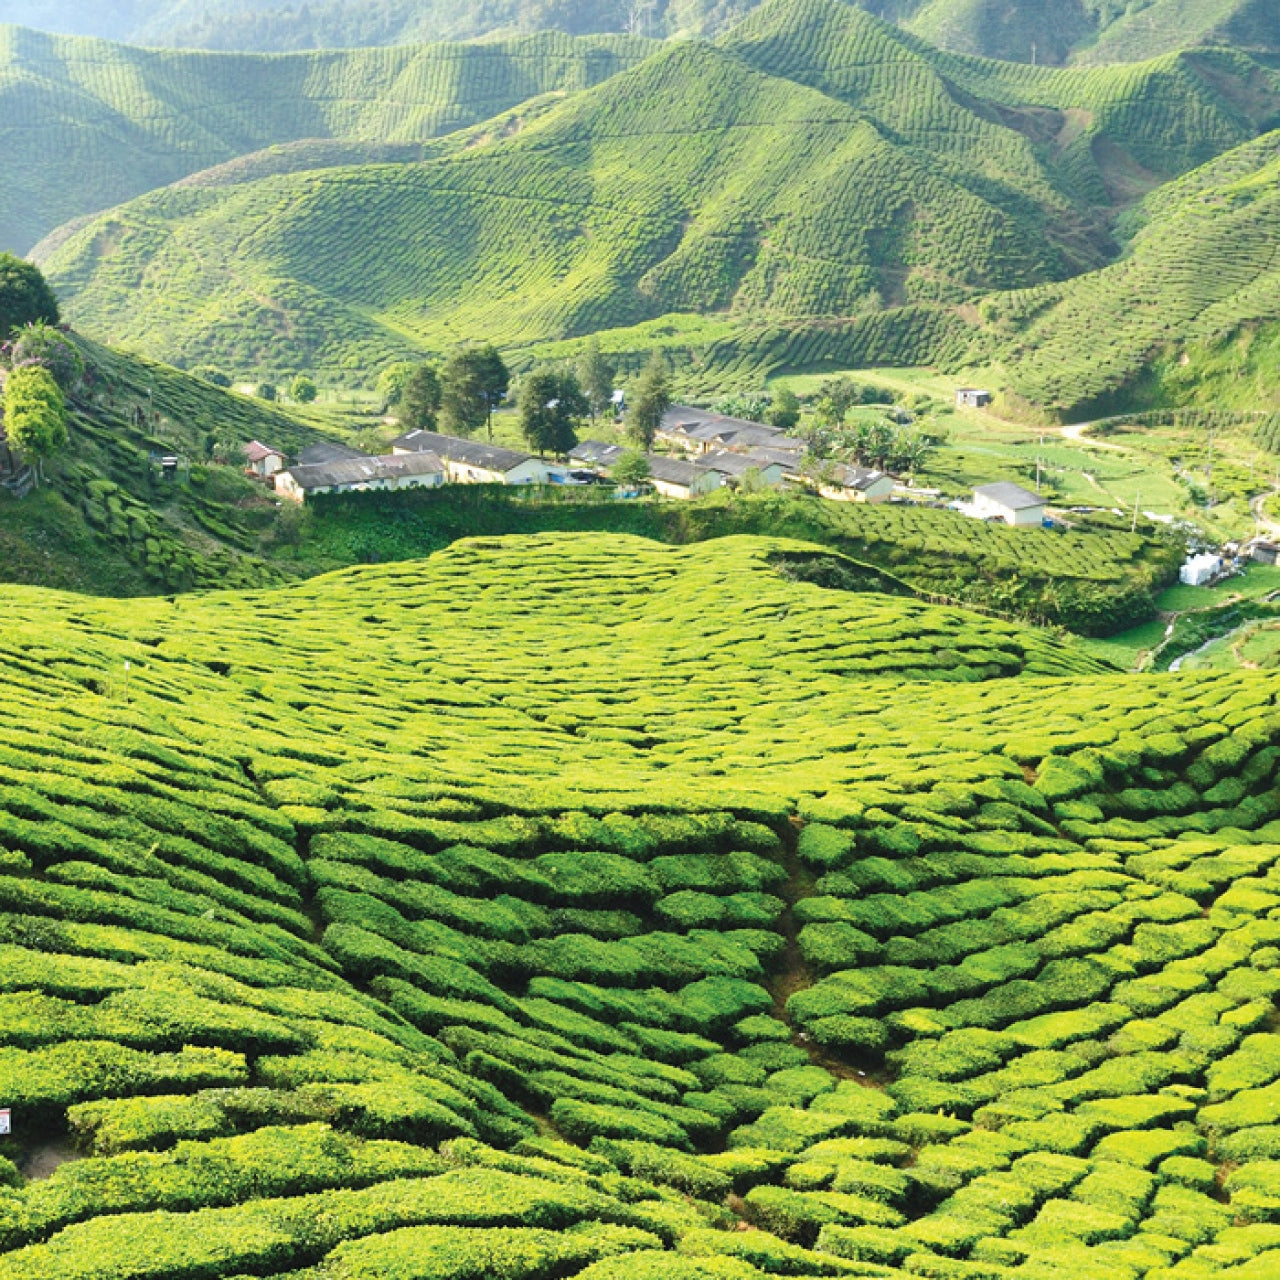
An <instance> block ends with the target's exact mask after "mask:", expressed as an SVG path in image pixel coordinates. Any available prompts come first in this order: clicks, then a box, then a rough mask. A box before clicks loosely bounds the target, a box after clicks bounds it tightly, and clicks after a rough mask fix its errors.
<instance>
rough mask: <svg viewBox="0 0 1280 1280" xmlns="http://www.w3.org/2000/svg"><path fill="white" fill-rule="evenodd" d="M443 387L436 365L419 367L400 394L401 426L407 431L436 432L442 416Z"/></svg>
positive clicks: (410, 376)
mask: <svg viewBox="0 0 1280 1280" xmlns="http://www.w3.org/2000/svg"><path fill="white" fill-rule="evenodd" d="M441 400H442V387H441V385H440V375H439V374H438V373H437V372H436V370H435V366H434V365H429V364H422V365H419V366H418V367H417V368H416V369H415V370H414V371H413V372H412V373H411V374H410V375H409V380H408V381H407V382H406V383H405V384H404V390H403V391H402V392H401V393H400V425H401V426H403V427H404V428H405V429H406V430H407V431H434V430H435V429H436V421H437V419H438V417H439V414H440V404H441Z"/></svg>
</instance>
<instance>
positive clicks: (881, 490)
mask: <svg viewBox="0 0 1280 1280" xmlns="http://www.w3.org/2000/svg"><path fill="white" fill-rule="evenodd" d="M896 485H897V481H895V480H894V478H893V477H892V476H891V475H890V474H889V473H888V472H887V471H877V470H875V469H874V468H872V467H849V466H844V465H842V464H839V463H838V464H837V465H836V466H834V467H833V468H832V469H831V479H830V480H829V481H823V482H822V483H820V484H819V485H818V492H819V493H820V494H821V495H822V496H823V497H824V498H830V499H831V500H832V501H833V502H869V503H872V504H873V505H876V506H878V505H879V504H880V503H882V502H888V501H889V499H890V498H891V497H893V491H894V488H895V487H896Z"/></svg>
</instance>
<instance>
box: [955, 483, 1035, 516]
mask: <svg viewBox="0 0 1280 1280" xmlns="http://www.w3.org/2000/svg"><path fill="white" fill-rule="evenodd" d="M1048 507H1049V504H1048V503H1047V502H1046V501H1045V499H1044V498H1042V497H1041V496H1040V495H1039V494H1037V493H1032V492H1031V491H1030V490H1028V489H1024V488H1023V487H1022V486H1021V485H1020V484H1013V483H1012V482H1011V481H1002V482H1001V483H1000V484H987V485H983V486H982V487H981V488H980V489H975V490H974V491H973V501H972V502H971V503H970V504H968V505H967V506H966V507H963V508H962V510H963V511H964V512H965V514H966V515H970V516H974V517H975V518H976V519H978V520H1003V521H1004V522H1005V524H1008V525H1014V526H1017V527H1025V526H1030V525H1037V526H1038V525H1042V524H1043V523H1044V517H1045V512H1046V511H1047V510H1048Z"/></svg>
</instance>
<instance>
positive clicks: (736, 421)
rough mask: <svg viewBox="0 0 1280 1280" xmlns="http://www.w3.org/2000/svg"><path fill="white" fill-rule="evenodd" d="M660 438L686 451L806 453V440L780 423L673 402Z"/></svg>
mask: <svg viewBox="0 0 1280 1280" xmlns="http://www.w3.org/2000/svg"><path fill="white" fill-rule="evenodd" d="M657 439H658V440H660V441H661V442H662V443H663V444H667V445H671V446H672V447H673V448H677V449H682V450H683V451H684V452H685V453H692V454H702V453H713V452H715V451H716V450H719V449H729V450H733V451H735V452H744V451H746V450H748V449H758V448H763V449H775V450H779V451H781V452H785V453H794V454H797V455H803V453H804V452H805V449H806V448H807V446H806V445H805V442H804V441H803V440H793V439H792V438H791V437H789V436H788V435H787V434H786V432H784V431H781V430H779V429H778V428H777V427H769V426H766V425H765V424H764V423H762V422H748V421H746V419H744V418H728V417H725V415H724V414H719V413H711V412H710V411H709V410H706V409H694V408H691V407H690V406H689V405H673V406H672V407H671V408H670V409H668V410H667V412H666V413H665V414H663V417H662V424H661V425H660V426H659V428H658V431H657Z"/></svg>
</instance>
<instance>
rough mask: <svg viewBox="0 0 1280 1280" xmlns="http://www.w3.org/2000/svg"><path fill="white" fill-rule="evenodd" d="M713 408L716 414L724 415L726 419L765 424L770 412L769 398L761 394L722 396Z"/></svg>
mask: <svg viewBox="0 0 1280 1280" xmlns="http://www.w3.org/2000/svg"><path fill="white" fill-rule="evenodd" d="M712 407H713V408H714V410H715V412H716V413H722V414H724V416H725V417H726V418H741V419H742V420H743V421H744V422H763V421H764V416H765V414H766V413H767V412H768V411H769V397H768V396H766V395H764V394H763V393H759V392H757V393H755V394H753V395H732V396H721V397H720V399H719V400H717V401H716V402H715V404H714V405H713V406H712Z"/></svg>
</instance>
